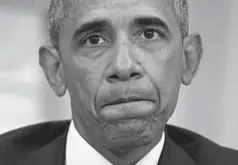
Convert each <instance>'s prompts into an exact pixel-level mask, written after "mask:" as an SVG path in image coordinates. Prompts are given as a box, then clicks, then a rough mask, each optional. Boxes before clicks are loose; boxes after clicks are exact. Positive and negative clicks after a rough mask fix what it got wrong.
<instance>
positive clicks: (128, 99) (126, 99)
mask: <svg viewBox="0 0 238 165" xmlns="http://www.w3.org/2000/svg"><path fill="white" fill-rule="evenodd" d="M139 101H151V102H153V101H152V100H149V99H144V98H140V97H136V96H131V97H121V98H118V99H116V100H113V101H110V102H108V103H106V104H104V105H103V106H102V108H103V107H106V106H113V105H118V104H126V103H130V102H139Z"/></svg>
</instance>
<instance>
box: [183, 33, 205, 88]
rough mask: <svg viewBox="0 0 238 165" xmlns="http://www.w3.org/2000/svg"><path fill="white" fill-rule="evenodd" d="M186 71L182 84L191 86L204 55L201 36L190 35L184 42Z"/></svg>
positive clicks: (184, 71)
mask: <svg viewBox="0 0 238 165" xmlns="http://www.w3.org/2000/svg"><path fill="white" fill-rule="evenodd" d="M183 54H184V70H183V73H182V83H183V84H184V85H189V84H191V82H192V79H193V77H194V76H195V75H196V73H197V71H198V68H199V64H200V61H201V58H202V54H203V48H202V40H201V37H200V35H199V34H197V33H194V34H191V35H188V36H186V37H185V38H184V40H183Z"/></svg>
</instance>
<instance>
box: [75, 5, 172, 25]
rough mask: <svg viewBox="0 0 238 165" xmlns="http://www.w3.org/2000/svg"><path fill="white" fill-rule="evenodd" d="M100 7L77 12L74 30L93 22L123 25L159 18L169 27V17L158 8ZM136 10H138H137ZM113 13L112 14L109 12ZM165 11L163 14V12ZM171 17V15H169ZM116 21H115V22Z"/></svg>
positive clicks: (146, 6)
mask: <svg viewBox="0 0 238 165" xmlns="http://www.w3.org/2000/svg"><path fill="white" fill-rule="evenodd" d="M100 6H101V7H98V6H96V5H93V6H90V8H85V9H83V10H81V11H80V12H78V14H77V16H76V17H77V18H75V19H76V22H77V23H76V28H77V27H79V26H80V25H81V24H83V23H84V22H92V21H93V20H98V19H99V20H107V21H108V22H109V23H111V24H113V23H115V22H116V23H117V24H123V23H129V22H131V21H132V20H133V19H134V18H138V17H159V18H160V19H161V20H163V21H164V22H165V23H166V24H168V25H169V23H168V22H169V21H168V20H169V19H168V18H167V17H169V15H168V12H167V10H164V9H163V10H158V9H159V8H162V7H161V6H162V5H160V7H158V5H157V6H155V5H142V4H140V5H137V6H136V7H133V8H131V9H130V8H129V7H128V8H127V9H124V10H123V11H122V10H121V8H120V7H114V8H112V7H111V8H109V7H105V6H102V5H100ZM137 9H138V10H137ZM85 11H86V12H85ZM111 11H113V12H111ZM164 11H165V12H164ZM112 14H115V15H116V17H113V15H112ZM170 15H171V14H170ZM115 20H116V21H115Z"/></svg>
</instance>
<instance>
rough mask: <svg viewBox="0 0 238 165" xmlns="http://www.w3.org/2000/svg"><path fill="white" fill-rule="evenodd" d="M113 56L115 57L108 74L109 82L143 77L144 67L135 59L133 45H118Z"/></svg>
mask: <svg viewBox="0 0 238 165" xmlns="http://www.w3.org/2000/svg"><path fill="white" fill-rule="evenodd" d="M115 49H116V48H115ZM112 56H113V57H114V58H113V61H112V63H111V65H110V67H109V68H108V72H107V74H106V79H107V81H108V82H110V83H113V82H119V81H130V80H132V79H140V78H141V77H143V69H142V67H141V66H140V64H139V63H138V61H137V60H136V59H135V56H134V55H133V51H132V47H131V46H129V45H127V44H123V45H120V46H118V48H117V49H116V51H114V53H113V55H112Z"/></svg>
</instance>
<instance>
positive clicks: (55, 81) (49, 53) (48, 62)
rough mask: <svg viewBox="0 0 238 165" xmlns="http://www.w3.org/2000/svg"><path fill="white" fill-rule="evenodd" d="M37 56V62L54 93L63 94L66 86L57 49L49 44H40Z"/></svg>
mask: <svg viewBox="0 0 238 165" xmlns="http://www.w3.org/2000/svg"><path fill="white" fill-rule="evenodd" d="M39 56H40V57H39V63H40V66H41V68H42V70H43V71H44V74H45V77H46V79H47V81H48V83H49V84H50V86H51V88H52V89H53V90H54V92H55V94H56V95H58V96H63V95H64V94H65V92H66V89H67V88H66V85H65V83H64V72H63V65H62V62H61V59H60V56H59V53H58V51H57V50H56V49H55V48H54V47H51V46H41V47H40V49H39Z"/></svg>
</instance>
